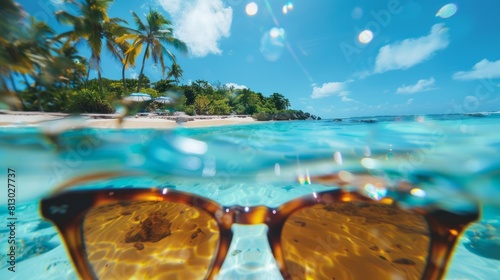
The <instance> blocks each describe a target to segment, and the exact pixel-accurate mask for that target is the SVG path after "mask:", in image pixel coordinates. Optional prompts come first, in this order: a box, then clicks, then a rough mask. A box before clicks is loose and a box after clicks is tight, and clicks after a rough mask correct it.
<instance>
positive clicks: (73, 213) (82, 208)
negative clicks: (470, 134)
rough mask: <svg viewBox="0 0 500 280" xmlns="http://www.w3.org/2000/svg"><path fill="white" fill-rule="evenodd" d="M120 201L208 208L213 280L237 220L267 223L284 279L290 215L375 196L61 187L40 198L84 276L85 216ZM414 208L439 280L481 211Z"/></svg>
mask: <svg viewBox="0 0 500 280" xmlns="http://www.w3.org/2000/svg"><path fill="white" fill-rule="evenodd" d="M121 201H165V202H176V203H184V204H186V205H189V206H193V207H197V208H199V209H203V210H204V211H206V212H207V213H208V214H209V215H210V216H211V217H212V218H213V219H214V220H215V221H217V223H218V226H219V231H220V240H219V246H218V248H217V252H216V253H215V259H214V261H213V264H212V267H211V270H210V271H208V272H207V279H213V278H214V276H216V275H217V274H218V272H219V270H220V268H221V266H222V264H223V262H224V259H225V258H226V255H227V252H228V250H229V245H230V243H231V240H232V237H233V233H232V230H231V226H232V225H233V224H242V225H255V224H266V225H267V226H268V233H267V237H268V240H269V244H270V247H271V250H272V253H273V255H274V258H275V260H276V263H277V265H278V268H279V270H280V271H281V274H282V276H283V277H284V279H289V278H290V275H289V274H288V272H287V269H286V267H285V261H284V256H283V251H282V248H281V233H282V229H283V226H284V224H285V222H286V220H287V218H288V217H290V215H292V214H293V213H295V212H296V211H298V210H300V209H303V208H306V207H310V206H313V205H316V204H327V203H342V202H358V201H359V202H375V200H373V199H370V198H367V197H365V196H363V195H361V194H359V193H356V192H349V191H346V190H343V189H332V190H328V191H324V192H319V193H313V194H311V195H307V196H303V197H301V198H297V199H294V200H292V201H289V202H287V203H285V204H283V205H282V206H280V207H278V208H269V207H266V206H254V207H242V206H232V207H223V206H222V205H219V204H218V203H216V202H214V201H211V200H209V199H206V198H203V197H201V196H197V195H194V194H188V193H184V192H180V191H175V190H172V189H167V188H150V189H138V188H128V189H127V188H124V189H107V190H102V189H101V190H72V191H63V192H61V193H58V194H56V195H54V196H52V197H50V198H46V199H43V200H42V201H41V212H42V215H43V216H44V217H45V218H47V219H49V220H51V221H52V222H53V223H54V224H55V225H56V226H57V228H58V230H59V232H60V233H61V234H62V236H63V238H64V241H65V244H66V248H67V250H68V251H69V254H70V255H71V259H72V261H73V264H74V265H75V267H76V269H77V271H78V273H79V274H80V276H81V277H82V278H83V279H96V276H95V275H94V273H93V271H92V268H91V266H90V264H89V262H88V261H87V258H86V252H85V249H84V247H85V246H84V244H83V236H82V225H83V220H84V217H85V215H86V213H87V212H88V211H89V210H90V209H91V208H93V207H98V206H101V205H105V204H107V203H114V202H121ZM385 203H388V204H396V202H395V201H393V200H392V199H386V201H385ZM410 212H413V213H416V214H420V215H422V216H423V217H425V219H426V220H427V222H428V225H429V235H430V236H429V237H430V240H431V241H430V245H429V246H430V248H429V255H428V257H427V264H426V268H425V270H424V273H423V275H422V279H440V278H441V277H442V276H443V275H444V272H445V271H446V264H447V263H448V260H449V259H450V256H451V253H452V252H453V248H454V246H455V243H456V241H457V239H458V237H459V236H460V234H461V233H462V231H463V230H464V228H465V226H467V225H468V224H469V223H471V222H472V221H475V220H476V219H477V218H478V213H477V212H476V213H468V214H464V215H458V214H455V213H451V212H447V211H444V210H433V211H429V210H426V209H423V208H417V209H411V211H410Z"/></svg>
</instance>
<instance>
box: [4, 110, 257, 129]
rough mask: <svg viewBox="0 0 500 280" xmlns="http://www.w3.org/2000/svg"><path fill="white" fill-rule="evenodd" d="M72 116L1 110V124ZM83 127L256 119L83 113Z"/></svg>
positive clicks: (211, 123) (212, 123)
mask: <svg viewBox="0 0 500 280" xmlns="http://www.w3.org/2000/svg"><path fill="white" fill-rule="evenodd" d="M70 116H71V115H69V114H64V113H43V112H14V111H0V126H37V125H43V124H44V123H46V122H49V121H56V120H63V119H67V118H69V117H70ZM81 118H82V120H83V123H80V125H81V126H85V127H92V128H154V129H170V128H175V127H179V126H183V127H208V126H223V125H235V124H250V123H254V122H255V120H254V119H253V118H252V117H249V116H244V117H241V116H240V117H234V116H194V117H191V116H177V117H173V116H172V117H164V116H158V115H155V114H149V115H148V116H132V117H125V118H123V122H122V123H121V124H120V122H119V115H117V114H110V115H104V114H84V115H82V116H81Z"/></svg>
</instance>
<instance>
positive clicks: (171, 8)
mask: <svg viewBox="0 0 500 280" xmlns="http://www.w3.org/2000/svg"><path fill="white" fill-rule="evenodd" d="M158 1H159V3H160V4H161V5H162V7H163V8H164V9H165V10H166V11H167V12H168V13H169V14H170V15H171V17H172V24H173V27H174V35H175V36H176V37H177V38H179V39H181V40H182V41H184V42H186V44H187V45H188V48H189V52H190V54H191V55H192V56H197V57H202V56H206V55H208V54H211V53H212V54H220V53H221V52H222V51H221V50H220V48H219V42H220V40H221V39H222V38H224V37H229V35H230V30H231V22H232V19H233V9H232V8H231V7H226V6H224V3H223V1H222V0H158Z"/></svg>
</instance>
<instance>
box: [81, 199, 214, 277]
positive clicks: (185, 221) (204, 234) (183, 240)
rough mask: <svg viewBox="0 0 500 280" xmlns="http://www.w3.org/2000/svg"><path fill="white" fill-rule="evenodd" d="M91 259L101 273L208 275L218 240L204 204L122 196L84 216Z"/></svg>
mask: <svg viewBox="0 0 500 280" xmlns="http://www.w3.org/2000/svg"><path fill="white" fill-rule="evenodd" d="M83 239H84V243H85V251H86V253H87V259H88V261H89V264H90V266H91V267H92V269H93V271H94V273H95V275H96V276H97V277H98V278H99V279H203V278H205V276H206V275H207V272H208V271H209V270H210V268H211V266H212V263H213V261H214V259H215V255H216V253H217V249H218V246H219V228H218V226H217V223H216V221H215V220H214V219H213V218H212V217H211V216H210V215H209V214H207V213H206V212H205V211H204V210H201V209H198V208H195V207H192V206H188V205H185V204H182V203H177V202H120V203H112V204H107V205H103V206H100V207H96V208H94V209H92V210H90V211H89V212H88V213H87V215H86V216H85V219H84V224H83Z"/></svg>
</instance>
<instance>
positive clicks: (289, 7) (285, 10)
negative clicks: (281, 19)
mask: <svg viewBox="0 0 500 280" xmlns="http://www.w3.org/2000/svg"><path fill="white" fill-rule="evenodd" d="M282 10H283V14H285V15H286V14H288V12H289V11H291V10H293V4H292V3H291V2H288V3H287V4H286V5H283V8H282Z"/></svg>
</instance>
